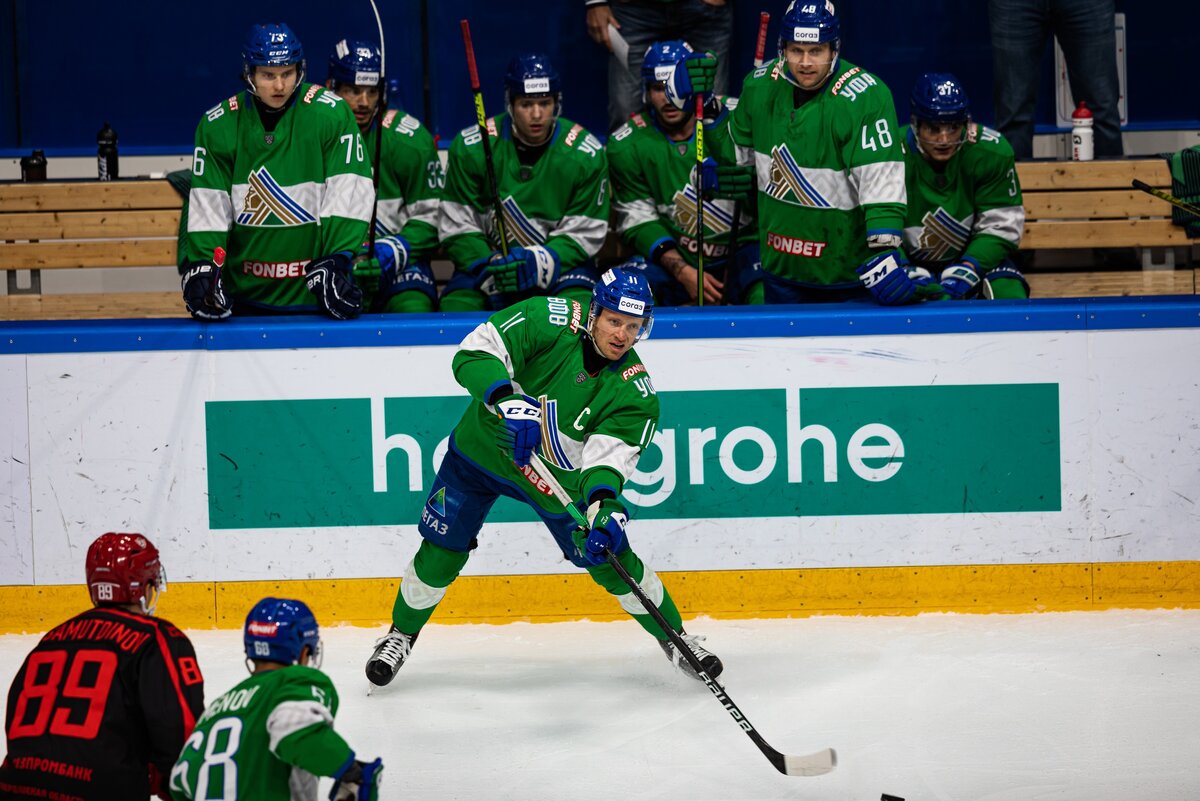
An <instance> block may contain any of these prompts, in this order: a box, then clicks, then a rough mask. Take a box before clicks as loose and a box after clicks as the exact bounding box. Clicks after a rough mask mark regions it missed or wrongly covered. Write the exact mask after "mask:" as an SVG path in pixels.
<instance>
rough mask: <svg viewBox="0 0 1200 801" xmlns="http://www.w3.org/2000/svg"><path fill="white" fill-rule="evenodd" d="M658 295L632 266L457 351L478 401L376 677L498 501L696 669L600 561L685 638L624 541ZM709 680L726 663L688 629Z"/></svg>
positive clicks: (442, 475)
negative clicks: (568, 505) (642, 342)
mask: <svg viewBox="0 0 1200 801" xmlns="http://www.w3.org/2000/svg"><path fill="white" fill-rule="evenodd" d="M653 313H654V300H653V295H652V293H651V291H650V285H649V283H648V282H647V281H646V277H645V276H644V275H643V274H642V273H641V272H637V271H625V270H621V269H614V270H609V271H608V272H606V273H605V274H604V275H603V276H602V277H601V279H600V281H599V282H598V283H597V284H596V288H595V290H594V292H593V296H592V300H591V304H590V306H589V307H588V308H587V311H586V314H585V307H584V306H583V304H581V303H580V302H579V301H577V300H571V299H568V298H564V297H534V298H528V299H526V300H524V301H521V302H519V303H516V304H514V305H513V306H510V307H509V308H508V309H505V310H502V311H500V312H497V313H495V314H493V315H492V316H491V317H490V318H489V319H488V320H487V321H486V322H484V323H483V324H481V325H480V326H479V327H478V328H476V329H475V330H474V331H473V332H471V333H470V334H469V335H468V336H467V337H466V339H464V340H463V341H462V344H461V345H459V349H458V353H457V354H455V356H454V377H455V379H456V380H457V381H458V383H459V384H461V385H462V386H463V387H464V388H465V389H466V390H467V391H468V392H469V393H470V394H471V398H472V402H471V404H470V406H468V408H467V410H466V412H464V413H463V416H462V419H461V420H460V421H459V423H458V425H457V426H456V427H455V429H454V431H453V433H452V434H451V436H450V441H449V448H448V450H447V451H446V456H445V458H444V459H443V460H442V464H441V467H440V468H439V469H438V473H437V477H436V478H435V479H434V482H433V487H432V488H431V490H430V492H429V496H428V499H427V500H426V502H425V506H424V507H423V508H422V510H421V520H420V522H419V523H418V530H419V531H420V533H421V536H422V538H423V541H422V543H421V546H420V548H419V549H418V550H417V553H416V556H415V557H414V558H413V560H412V562H410V563H409V565H408V568H407V570H406V571H405V573H404V578H403V580H402V581H401V582H400V591H399V592H398V593H397V595H396V603H395V606H394V607H393V610H392V627H391V630H390V631H389V632H388V633H387V634H386V635H385V636H384V637H383V638H382V639H380V640H379V642H378V643H377V644H376V646H375V652H374V653H373V654H372V655H371V658H370V659H369V660H368V662H367V678H368V679H369V680H370V681H371V682H372V683H373V684H376V685H384V684H387V683H388V682H390V681H391V680H392V679H393V678H394V677H395V675H396V672H397V671H398V670H399V669H400V666H401V665H403V664H404V662H405V660H406V659H408V657H409V654H410V652H411V649H412V645H413V643H414V642H415V641H416V639H417V635H418V634H419V633H420V631H421V627H422V626H424V625H425V622H426V621H427V620H429V617H430V615H432V614H433V610H434V608H435V607H436V606H437V604H438V602H440V601H441V600H442V598H443V597H444V596H445V594H446V590H447V589H448V588H449V586H450V584H451V583H452V582H453V581H454V580H455V579H456V578H457V577H458V575H459V573H460V572H461V571H462V569H463V567H464V566H465V565H466V563H467V558H468V557H469V556H470V553H471V550H472V549H473V548H474V547H475V546H476V545H477V541H476V536H477V535H478V534H479V531H480V528H481V527H482V526H483V522H484V518H485V517H486V516H487V514H488V511H489V510H490V509H491V507H492V504H494V503H495V502H496V499H497V498H498V497H499V496H501V495H504V496H505V497H508V498H513V499H515V500H517V501H520V502H522V503H525V504H527V505H529V506H530V507H531V508H532V509H533V510H534V511H535V512H536V513H537V514H538V516H539V517H540V518H541V520H542V522H543V523H545V525H546V527H547V528H548V529H549V530H550V533H551V534H552V535H553V536H554V539H555V541H556V543H557V544H558V547H559V549H561V551H562V554H563V556H564V557H565V558H567V559H570V560H571V562H572V563H573V564H575V565H576V566H577V567H581V568H584V569H586V570H587V571H588V573H590V574H591V576H592V579H593V580H595V581H596V583H597V584H599V585H600V586H602V587H603V588H604V589H606V590H607V591H608V592H609V593H611V594H612V595H614V596H615V597H616V599H617V602H618V603H619V604H620V605H621V608H622V609H624V610H625V611H626V612H628V613H629V614H630V615H632V616H633V617H634V618H635V619H636V620H637V621H638V622H639V623H640V624H641V625H642V626H643V627H645V629H646V630H647V631H649V632H650V633H651V634H652V635H654V636H655V637H656V638H657V640H658V642H659V644H660V646H661V647H662V649H663V651H664V652H665V653H666V654H667V656H668V658H670V659H671V660H672V661H673V662H675V663H676V664H677V665H679V666H680V667H681V668H682V669H683V670H684V672H687V673H689V674H691V675H693V676H695V675H696V674H694V673H692V672H691V669H690V667H689V666H688V663H687V662H686V661H683V662H680V660H679V657H680V654H679V653H678V652H677V651H676V650H675V648H674V646H673V645H672V644H671V642H670V641H669V640H668V639H667V638H666V635H665V634H664V633H663V631H662V630H661V629H660V628H659V627H658V624H657V623H656V622H654V619H653V618H652V617H651V616H650V615H649V614H647V613H646V610H645V609H644V608H643V607H642V606H641V604H640V602H639V601H638V600H637V598H636V596H634V595H633V593H632V592H630V589H629V586H628V585H627V584H626V583H625V582H624V581H623V580H622V579H621V577H620V576H619V575H618V574H617V572H616V571H615V570H614V569H613V567H612V565H610V564H609V563H608V562H607V560H606V559H605V556H604V551H605V549H609V550H611V551H612V552H613V553H615V554H616V555H617V558H618V559H619V560H620V562H621V564H622V565H623V566H624V567H625V569H626V570H628V571H629V573H630V575H632V576H633V578H634V579H636V580H637V581H638V582H639V583H640V584H641V586H642V588H643V589H644V590H645V592H646V595H647V596H648V597H649V598H650V599H651V601H653V602H654V603H655V604H656V605H657V606H658V608H659V610H660V611H661V612H662V613H663V615H664V616H665V617H666V619H667V620H668V621H669V622H670V624H671V625H672V626H674V627H675V629H677V630H678V631H680V633H682V631H683V628H682V621H681V619H680V616H679V610H678V609H677V608H676V606H675V602H674V601H673V600H672V599H671V595H670V593H669V592H667V589H666V587H664V586H663V583H662V581H661V580H660V579H659V577H658V575H657V574H656V573H655V572H654V571H653V570H651V569H650V568H649V567H648V566H646V565H645V564H644V563H643V562H642V560H641V559H639V558H638V556H637V554H635V553H634V552H633V551H632V550H631V549H630V547H629V543H628V541H627V539H626V534H625V528H626V524H627V523H628V519H629V513H628V511H627V510H626V508H625V506H624V504H622V503H621V501H620V495H621V490H622V488H623V487H624V485H625V482H626V481H627V480H628V478H629V476H630V475H631V474H632V473H633V470H634V468H635V467H636V466H637V462H638V458H639V456H640V455H641V453H642V451H643V450H644V449H645V448H646V447H647V446H648V445H649V444H650V442H651V440H652V438H653V436H654V430H655V427H656V426H657V424H658V397H657V395H656V394H655V390H654V385H653V384H652V383H651V381H650V374H649V373H648V372H647V371H646V367H645V365H644V364H643V363H642V361H641V359H640V358H639V357H638V355H637V352H636V351H634V350H633V345H634V343H635V342H636V341H638V340H639V339H641V338H642V337H643V336H645V335H646V334H647V333H648V332H649V331H650V328H651V326H652V325H653V319H654V318H653ZM535 452H536V453H537V454H538V455H539V457H540V459H541V461H542V462H543V463H545V465H546V466H547V467H546V469H547V470H549V471H550V472H551V473H552V474H553V476H554V477H555V478H557V479H558V481H559V483H560V484H561V485H562V486H563V487H564V488H565V489H566V490H567V492H569V493H570V494H571V497H573V498H578V499H579V502H580V504H581V505H583V506H585V507H586V509H587V519H588V521H589V523H590V526H591V528H590V530H589V531H586V532H584V531H576V526H575V523H574V521H573V519H572V517H571V516H570V514H568V513H567V511H566V510H564V509H563V506H562V504H561V503H559V502H558V500H557V499H556V498H555V496H554V494H553V492H552V490H551V489H550V488H549V487H548V486H547V484H546V482H545V480H544V479H543V478H542V477H541V476H539V475H538V473H537V471H536V470H535V469H534V468H533V466H532V465H531V464H530V462H531V459H532V454H533V453H535ZM685 639H686V640H687V641H688V642H689V643H690V644H691V645H692V647H693V649H694V650H695V652H696V654H697V656H699V657H700V661H701V663H702V664H703V665H704V667H705V670H706V672H707V673H708V675H709V676H712V677H713V678H716V677H717V675H718V674H719V673H720V672H721V669H722V665H721V660H720V659H718V658H717V657H716V656H715V655H714V654H712V653H710V652H708V651H706V650H705V649H703V648H702V647H700V646H699V645H698V644H697V640H699V639H700V638H699V637H694V636H693V635H685Z"/></svg>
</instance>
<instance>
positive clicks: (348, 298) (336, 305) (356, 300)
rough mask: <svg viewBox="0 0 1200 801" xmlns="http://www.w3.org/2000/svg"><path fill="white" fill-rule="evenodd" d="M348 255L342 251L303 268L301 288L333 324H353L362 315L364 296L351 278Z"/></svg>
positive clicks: (314, 260) (316, 260)
mask: <svg viewBox="0 0 1200 801" xmlns="http://www.w3.org/2000/svg"><path fill="white" fill-rule="evenodd" d="M350 255H351V254H350V253H349V252H348V251H341V252H339V253H334V254H333V255H332V256H325V257H323V258H320V259H313V260H312V261H310V262H309V263H308V266H307V267H305V268H304V275H305V276H306V277H305V282H304V285H305V286H307V287H308V291H309V292H311V293H313V295H315V296H316V298H317V302H318V303H319V304H320V305H321V308H322V309H324V310H325V313H326V314H328V315H329V316H330V317H332V318H333V319H335V320H353V319H354V318H355V317H357V316H358V315H359V314H360V313H361V312H362V299H363V294H362V290H361V289H359V288H358V286H357V285H356V284H355V283H354V279H353V277H352V276H351V275H350Z"/></svg>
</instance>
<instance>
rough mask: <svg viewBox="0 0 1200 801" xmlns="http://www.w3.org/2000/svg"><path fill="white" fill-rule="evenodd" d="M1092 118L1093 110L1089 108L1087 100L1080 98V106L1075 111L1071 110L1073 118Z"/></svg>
mask: <svg viewBox="0 0 1200 801" xmlns="http://www.w3.org/2000/svg"><path fill="white" fill-rule="evenodd" d="M1091 118H1092V112H1091V111H1089V110H1088V107H1087V102H1085V101H1083V100H1080V101H1079V108H1077V109H1075V110H1074V111H1073V112H1071V119H1073V120H1082V119H1087V120H1090V119H1091Z"/></svg>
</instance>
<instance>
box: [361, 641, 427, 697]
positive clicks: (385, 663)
mask: <svg viewBox="0 0 1200 801" xmlns="http://www.w3.org/2000/svg"><path fill="white" fill-rule="evenodd" d="M416 641H417V635H416V634H405V633H404V632H402V631H399V630H398V629H397V628H396V627H395V626H392V628H391V630H390V631H388V633H387V634H385V635H383V637H381V638H380V639H378V640H376V641H375V653H373V654H371V658H370V659H368V660H367V679H368V680H369V681H370V682H371V683H372V684H374V685H375V686H376V687H383V686H384V685H386V684H388V683H389V682H390V681H391V680H392V679H394V678H396V672H397V671H399V670H400V666H401V665H403V664H404V662H405V660H407V659H408V655H409V654H411V653H412V646H413V643H414V642H416Z"/></svg>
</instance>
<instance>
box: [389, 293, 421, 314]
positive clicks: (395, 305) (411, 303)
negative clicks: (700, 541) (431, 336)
mask: <svg viewBox="0 0 1200 801" xmlns="http://www.w3.org/2000/svg"><path fill="white" fill-rule="evenodd" d="M383 310H384V311H385V312H389V313H392V312H394V313H397V314H414V313H416V314H420V313H421V312H431V311H433V298H431V297H429V296H428V295H426V294H425V293H424V292H417V291H415V290H413V291H406V292H399V293H397V294H395V295H392V296H391V297H390V298H388V301H387V303H386V304H385V305H384V307H383Z"/></svg>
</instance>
